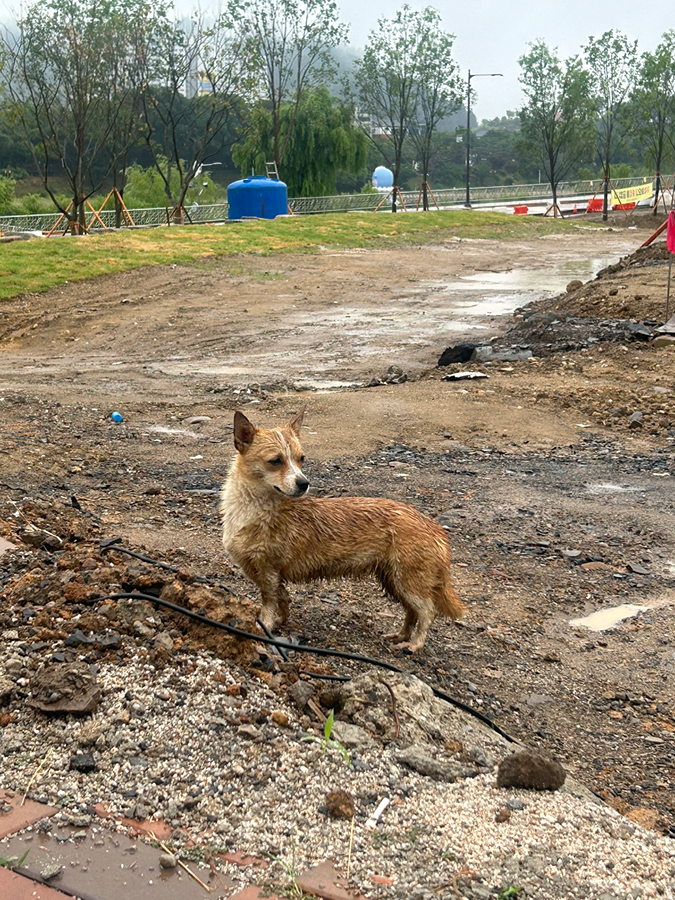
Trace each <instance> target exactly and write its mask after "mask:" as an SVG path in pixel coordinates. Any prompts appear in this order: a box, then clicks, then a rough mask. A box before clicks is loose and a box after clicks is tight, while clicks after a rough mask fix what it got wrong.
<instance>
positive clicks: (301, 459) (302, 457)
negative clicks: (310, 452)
mask: <svg viewBox="0 0 675 900" xmlns="http://www.w3.org/2000/svg"><path fill="white" fill-rule="evenodd" d="M304 461H305V457H304V456H301V457H300V459H299V460H298V462H299V463H300V465H302V464H303V463H304Z"/></svg>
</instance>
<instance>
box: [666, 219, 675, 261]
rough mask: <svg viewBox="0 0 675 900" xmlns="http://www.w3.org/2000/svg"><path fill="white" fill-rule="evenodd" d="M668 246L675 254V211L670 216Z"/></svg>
mask: <svg viewBox="0 0 675 900" xmlns="http://www.w3.org/2000/svg"><path fill="white" fill-rule="evenodd" d="M667 244H668V249H669V250H670V252H671V253H675V209H671V211H670V214H669V216H668V232H667Z"/></svg>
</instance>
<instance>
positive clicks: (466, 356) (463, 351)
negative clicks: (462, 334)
mask: <svg viewBox="0 0 675 900" xmlns="http://www.w3.org/2000/svg"><path fill="white" fill-rule="evenodd" d="M475 349H476V345H475V344H455V346H454V347H446V348H445V350H444V351H443V352H442V353H441V355H440V357H439V360H438V365H439V366H451V365H452V364H453V363H465V362H468V361H469V360H470V359H471V354H472V353H473V351H474V350H475Z"/></svg>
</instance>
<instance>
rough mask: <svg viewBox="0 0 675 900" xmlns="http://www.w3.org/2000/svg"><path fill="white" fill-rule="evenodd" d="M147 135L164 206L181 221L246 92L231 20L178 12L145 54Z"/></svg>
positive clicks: (162, 22) (161, 25) (160, 25)
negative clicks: (189, 197) (195, 183)
mask: <svg viewBox="0 0 675 900" xmlns="http://www.w3.org/2000/svg"><path fill="white" fill-rule="evenodd" d="M145 67H146V76H145V79H146V85H145V89H144V91H143V94H142V106H143V124H142V131H143V136H144V138H145V142H146V144H147V146H148V148H149V150H150V154H151V156H152V159H153V163H154V165H155V168H156V169H157V171H158V173H159V175H160V177H161V179H162V181H163V183H164V191H165V194H166V197H167V201H168V202H169V204H170V205H171V208H172V211H173V213H174V215H175V217H176V220H177V221H182V216H183V203H184V201H185V195H186V193H187V191H188V189H189V187H190V184H191V183H192V181H193V179H194V178H195V176H196V175H197V173H198V172H199V171H200V170H201V167H202V166H203V165H204V163H205V162H207V161H208V160H209V159H212V158H213V157H214V156H216V155H217V154H218V153H219V152H220V151H221V150H222V149H223V146H224V143H225V139H226V127H227V124H228V122H229V121H230V117H231V116H232V114H233V113H234V112H236V110H237V108H238V103H239V100H238V94H239V93H241V92H242V91H243V90H245V72H246V71H247V61H246V60H245V55H244V54H243V52H242V47H241V44H240V41H239V39H238V37H237V35H236V33H235V30H234V28H233V24H232V20H231V19H230V18H229V17H228V16H227V15H225V14H221V15H219V16H218V17H217V19H216V20H215V22H213V23H211V24H208V23H207V22H206V20H205V18H204V16H203V15H202V14H201V13H199V14H196V15H195V16H194V17H193V18H192V19H191V20H190V21H188V22H184V21H183V20H181V19H180V18H179V17H178V15H177V14H176V12H175V10H174V9H173V8H170V9H168V10H166V12H165V14H164V15H163V16H162V17H161V18H160V19H159V21H158V22H157V23H156V27H155V30H154V34H153V38H152V41H151V42H150V43H149V46H148V47H147V56H146V61H145Z"/></svg>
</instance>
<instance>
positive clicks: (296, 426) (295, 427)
mask: <svg viewBox="0 0 675 900" xmlns="http://www.w3.org/2000/svg"><path fill="white" fill-rule="evenodd" d="M306 409H307V407H306V406H303V407H302V409H301V410H300V412H299V413H298V414H297V416H296V417H295V418H294V419H291V421H290V422H289V423H288V427H289V428H290V429H291V430H292V431H294V432H295V433H296V434H297V436H298V437H300V426H301V425H302V420H303V418H304V416H305V410H306Z"/></svg>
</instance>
